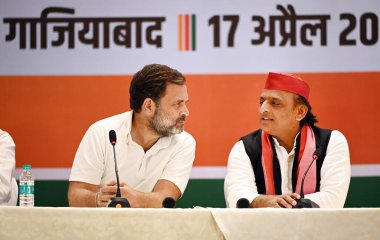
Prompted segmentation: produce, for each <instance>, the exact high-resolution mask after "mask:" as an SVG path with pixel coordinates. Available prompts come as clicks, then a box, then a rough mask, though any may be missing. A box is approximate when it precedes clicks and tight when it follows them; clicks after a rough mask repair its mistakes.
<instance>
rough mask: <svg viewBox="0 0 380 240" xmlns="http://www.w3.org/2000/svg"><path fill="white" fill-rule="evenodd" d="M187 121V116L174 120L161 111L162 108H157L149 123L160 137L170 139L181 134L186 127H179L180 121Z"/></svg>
mask: <svg viewBox="0 0 380 240" xmlns="http://www.w3.org/2000/svg"><path fill="white" fill-rule="evenodd" d="M185 119H186V115H184V114H183V115H181V116H180V117H179V118H177V119H175V120H172V119H170V118H169V117H168V116H167V114H165V113H164V112H163V111H161V109H160V107H159V106H157V109H156V111H155V113H154V115H153V117H152V119H151V120H150V121H149V123H150V127H151V128H152V130H153V131H155V132H156V133H157V134H158V135H160V136H163V137H169V136H172V135H175V134H179V133H181V132H182V131H183V129H184V125H183V124H181V125H179V126H177V124H178V123H179V122H180V121H184V120H185Z"/></svg>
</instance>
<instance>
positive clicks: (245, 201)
mask: <svg viewBox="0 0 380 240" xmlns="http://www.w3.org/2000/svg"><path fill="white" fill-rule="evenodd" d="M236 207H237V208H249V201H248V199H246V198H240V199H239V200H238V201H237V203H236Z"/></svg>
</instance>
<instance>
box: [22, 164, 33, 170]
mask: <svg viewBox="0 0 380 240" xmlns="http://www.w3.org/2000/svg"><path fill="white" fill-rule="evenodd" d="M22 168H23V169H25V170H30V169H31V168H32V166H31V165H30V164H24V165H23V166H22Z"/></svg>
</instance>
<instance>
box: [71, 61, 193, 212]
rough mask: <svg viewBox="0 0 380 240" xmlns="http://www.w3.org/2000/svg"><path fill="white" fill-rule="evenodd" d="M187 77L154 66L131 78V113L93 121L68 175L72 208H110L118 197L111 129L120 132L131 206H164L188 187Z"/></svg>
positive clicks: (118, 147)
mask: <svg viewBox="0 0 380 240" xmlns="http://www.w3.org/2000/svg"><path fill="white" fill-rule="evenodd" d="M185 82H186V80H185V77H184V76H183V75H182V74H181V73H180V72H178V71H177V70H175V69H172V68H170V67H168V66H165V65H159V64H151V65H147V66H145V67H144V68H143V69H142V70H140V71H139V72H137V73H136V74H135V75H134V76H133V79H132V81H131V85H130V89H129V94H130V107H131V109H132V111H129V112H125V113H122V114H119V115H116V116H112V117H109V118H106V119H103V120H100V121H98V122H96V123H94V124H93V125H92V126H91V127H90V128H89V129H88V130H87V132H86V134H85V135H84V137H83V139H82V141H81V143H80V145H79V148H78V150H77V153H76V155H75V159H74V163H73V167H72V170H71V175H70V186H69V191H68V200H69V205H70V206H72V207H106V206H107V203H108V202H109V200H110V198H112V197H115V195H116V181H115V179H116V177H115V164H114V156H113V150H112V145H111V144H110V140H109V131H110V130H115V131H116V135H117V143H116V146H115V147H116V156H117V165H118V168H119V176H120V182H121V195H122V197H124V198H127V199H128V201H129V203H130V205H131V207H139V208H144V207H152V208H155V207H162V202H163V200H164V199H165V198H166V197H171V198H173V199H174V200H178V199H179V198H180V197H181V195H182V194H183V192H184V191H185V188H186V185H187V182H188V180H189V177H190V172H191V168H192V164H193V161H194V157H195V140H194V138H193V137H192V136H191V135H190V134H189V133H187V132H185V131H183V129H184V125H185V121H186V118H187V117H188V116H189V110H188V109H187V106H186V103H187V102H188V101H189V97H188V94H187V88H186V85H185Z"/></svg>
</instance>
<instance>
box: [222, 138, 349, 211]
mask: <svg viewBox="0 0 380 240" xmlns="http://www.w3.org/2000/svg"><path fill="white" fill-rule="evenodd" d="M274 140H275V141H274V142H275V149H276V153H277V157H278V161H279V163H280V169H281V190H282V193H292V167H293V161H294V154H295V152H294V148H293V150H292V151H291V152H290V153H288V152H287V151H286V149H285V148H284V147H282V146H280V145H279V143H278V141H277V140H276V139H274ZM350 176H351V168H350V154H349V149H348V144H347V140H346V138H345V137H344V135H343V134H342V133H341V132H339V131H332V133H331V138H330V141H329V145H328V146H327V151H326V157H325V159H324V161H323V165H322V168H321V185H320V192H316V193H312V194H307V195H305V198H308V199H311V200H312V201H314V202H315V203H317V204H318V205H319V206H320V207H321V208H341V207H343V206H344V202H345V200H346V197H347V192H348V187H349V184H350ZM224 195H225V199H226V203H227V205H228V207H236V202H237V201H238V200H239V199H240V198H246V199H248V200H249V201H250V202H252V201H253V200H254V199H255V198H256V197H257V196H259V195H260V194H258V192H257V186H256V182H255V175H254V172H253V168H252V165H251V161H250V159H249V157H248V155H247V153H246V151H245V148H244V144H243V141H239V142H237V143H236V144H235V146H234V147H233V148H232V150H231V152H230V155H229V158H228V166H227V176H226V179H225V182H224Z"/></svg>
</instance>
